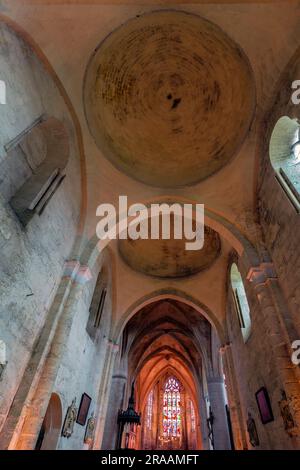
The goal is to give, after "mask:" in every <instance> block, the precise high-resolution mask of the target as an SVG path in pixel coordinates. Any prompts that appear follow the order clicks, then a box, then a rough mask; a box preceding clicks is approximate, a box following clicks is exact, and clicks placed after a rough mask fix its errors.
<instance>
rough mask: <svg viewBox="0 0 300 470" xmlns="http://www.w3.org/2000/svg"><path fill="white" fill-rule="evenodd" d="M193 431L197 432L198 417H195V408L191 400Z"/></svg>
mask: <svg viewBox="0 0 300 470" xmlns="http://www.w3.org/2000/svg"><path fill="white" fill-rule="evenodd" d="M191 431H192V432H195V431H196V416H195V408H194V404H193V402H192V400H191Z"/></svg>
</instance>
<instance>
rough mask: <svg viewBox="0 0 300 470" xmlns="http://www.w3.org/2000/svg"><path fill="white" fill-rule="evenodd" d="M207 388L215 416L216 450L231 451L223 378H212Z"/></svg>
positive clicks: (209, 379)
mask: <svg viewBox="0 0 300 470" xmlns="http://www.w3.org/2000/svg"><path fill="white" fill-rule="evenodd" d="M207 386H208V394H209V401H210V406H211V410H212V413H213V415H214V422H213V434H214V447H215V450H230V449H231V446H230V438H229V430H228V424H227V416H226V409H225V405H226V400H225V388H224V381H223V379H222V377H210V378H208V380H207Z"/></svg>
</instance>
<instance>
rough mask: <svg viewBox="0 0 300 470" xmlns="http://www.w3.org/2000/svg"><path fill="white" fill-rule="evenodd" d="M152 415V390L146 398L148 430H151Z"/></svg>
mask: <svg viewBox="0 0 300 470" xmlns="http://www.w3.org/2000/svg"><path fill="white" fill-rule="evenodd" d="M152 415H153V390H151V392H150V393H149V395H148V398H147V409H146V426H147V428H148V429H151V428H152Z"/></svg>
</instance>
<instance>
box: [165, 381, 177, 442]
mask: <svg viewBox="0 0 300 470" xmlns="http://www.w3.org/2000/svg"><path fill="white" fill-rule="evenodd" d="M163 434H164V436H165V437H179V436H180V434H181V410H180V385H179V382H178V381H177V380H176V379H175V377H169V378H168V380H167V381H166V383H165V388H164V398H163Z"/></svg>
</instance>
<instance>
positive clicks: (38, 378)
mask: <svg viewBox="0 0 300 470" xmlns="http://www.w3.org/2000/svg"><path fill="white" fill-rule="evenodd" d="M90 279H91V272H90V270H89V268H88V267H86V266H80V263H79V262H78V261H70V262H67V263H66V264H65V272H64V276H63V279H62V285H63V284H64V283H65V282H66V280H67V283H68V284H69V285H70V286H69V290H68V295H67V296H66V299H64V303H63V304H60V303H59V302H56V298H55V299H54V302H53V305H52V307H51V309H50V310H54V313H55V312H56V311H57V318H55V319H54V320H53V319H52V321H54V331H53V332H51V341H50V342H49V344H48V345H47V348H49V349H47V348H46V350H44V351H43V354H42V352H41V357H40V356H39V355H38V357H37V354H36V353H37V351H38V352H39V349H42V346H43V347H44V349H45V345H43V342H42V341H41V348H40V345H39V342H38V344H37V346H36V348H35V350H34V352H33V354H32V358H31V360H30V363H29V365H28V368H29V371H30V372H31V370H33V371H34V376H33V378H32V382H31V383H30V387H29V389H28V392H27V396H26V398H25V400H24V401H23V408H22V412H21V413H20V415H19V421H18V424H17V426H16V428H15V430H14V434H13V436H12V438H11V440H10V442H9V445H8V448H9V449H28V450H30V449H34V448H35V444H36V440H37V437H38V434H39V431H40V428H41V425H42V422H43V419H44V416H45V414H46V410H47V406H48V403H49V400H50V396H51V393H52V390H53V386H54V384H55V380H56V377H57V373H58V370H59V367H60V364H61V358H62V357H63V356H64V353H65V350H66V348H67V344H68V338H69V335H70V330H71V325H72V321H73V317H74V312H76V307H77V304H78V301H79V298H80V296H81V294H82V290H83V286H84V284H85V283H86V282H87V281H89V280H90ZM58 296H59V297H61V296H62V293H61V292H60V289H59V290H58ZM51 313H52V312H51V311H50V312H49V315H50V314H51ZM52 315H53V314H52ZM54 317H55V315H54ZM48 330H49V325H48V322H47V321H46V324H45V326H44V328H43V331H42V334H41V336H40V339H41V338H43V336H46V335H47V334H50V333H49V331H48ZM45 352H46V353H47V354H46V355H45ZM45 356H46V357H45ZM42 360H43V362H42ZM31 368H32V369H31ZM25 382H26V379H25ZM24 385H26V383H25V384H23V383H22V384H21V386H22V387H23V386H24ZM4 437H6V439H7V437H8V436H4Z"/></svg>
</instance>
